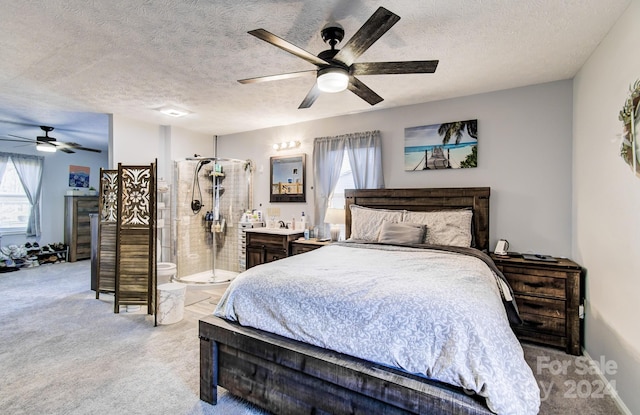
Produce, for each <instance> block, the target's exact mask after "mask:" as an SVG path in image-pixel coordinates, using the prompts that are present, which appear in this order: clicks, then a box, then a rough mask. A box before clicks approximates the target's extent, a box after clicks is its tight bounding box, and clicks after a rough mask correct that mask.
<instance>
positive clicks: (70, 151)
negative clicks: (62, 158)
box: [58, 147, 75, 154]
mask: <svg viewBox="0 0 640 415" xmlns="http://www.w3.org/2000/svg"><path fill="white" fill-rule="evenodd" d="M58 150H60V151H62V152H63V153H69V154H73V153H75V151H73V150H71V149H70V148H67V147H58Z"/></svg>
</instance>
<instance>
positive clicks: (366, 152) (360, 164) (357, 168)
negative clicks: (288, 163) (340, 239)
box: [313, 130, 384, 236]
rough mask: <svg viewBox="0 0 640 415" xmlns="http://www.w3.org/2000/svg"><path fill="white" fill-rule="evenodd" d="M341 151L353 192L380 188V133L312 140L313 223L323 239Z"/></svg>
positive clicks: (381, 184)
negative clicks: (350, 170) (344, 158)
mask: <svg viewBox="0 0 640 415" xmlns="http://www.w3.org/2000/svg"><path fill="white" fill-rule="evenodd" d="M345 149H346V151H347V154H348V155H349V163H350V164H351V169H352V172H353V181H354V183H355V186H356V189H381V188H383V187H384V176H383V174H382V139H381V137H380V131H377V130H376V131H366V132H360V133H351V134H345V135H340V136H336V137H320V138H316V139H315V140H314V142H313V173H314V174H313V176H314V181H315V193H314V196H315V215H314V220H315V223H316V226H318V229H322V230H323V233H322V234H323V236H324V235H328V225H326V224H325V223H324V215H325V213H326V211H327V205H328V203H329V200H330V199H331V196H332V195H333V191H334V189H335V187H336V184H337V183H338V179H339V178H340V169H341V168H342V159H343V157H344V152H345Z"/></svg>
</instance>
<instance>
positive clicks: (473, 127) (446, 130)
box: [438, 120, 478, 145]
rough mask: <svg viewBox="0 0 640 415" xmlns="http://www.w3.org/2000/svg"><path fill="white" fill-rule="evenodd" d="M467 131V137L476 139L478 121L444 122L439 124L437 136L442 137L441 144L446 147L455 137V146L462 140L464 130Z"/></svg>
mask: <svg viewBox="0 0 640 415" xmlns="http://www.w3.org/2000/svg"><path fill="white" fill-rule="evenodd" d="M465 129H466V130H467V134H469V137H471V138H474V139H476V140H477V139H478V120H467V121H456V122H445V123H442V124H440V127H439V128H438V134H440V136H442V144H443V145H447V144H448V143H449V141H451V138H452V137H455V139H456V144H459V143H460V140H462V134H463V133H464V130H465Z"/></svg>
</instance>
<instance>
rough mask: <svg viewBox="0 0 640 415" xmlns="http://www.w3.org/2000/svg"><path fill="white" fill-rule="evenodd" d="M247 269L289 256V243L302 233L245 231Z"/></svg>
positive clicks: (262, 230) (263, 230)
mask: <svg viewBox="0 0 640 415" xmlns="http://www.w3.org/2000/svg"><path fill="white" fill-rule="evenodd" d="M245 232H246V237H247V248H246V249H247V269H249V268H251V267H255V266H256V265H260V264H264V263H266V262H271V261H276V260H278V259H281V258H285V257H288V256H289V255H291V245H290V244H291V241H294V240H296V239H298V238H299V237H301V236H302V235H303V232H302V231H279V232H270V231H269V230H266V229H265V228H255V229H247V230H246V231H245Z"/></svg>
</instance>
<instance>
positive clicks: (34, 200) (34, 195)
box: [11, 154, 44, 237]
mask: <svg viewBox="0 0 640 415" xmlns="http://www.w3.org/2000/svg"><path fill="white" fill-rule="evenodd" d="M11 161H13V165H14V166H15V167H16V172H17V173H18V177H20V182H21V183H22V187H23V188H24V192H25V193H26V195H27V199H29V203H31V212H29V221H28V222H27V236H35V237H39V236H40V233H41V229H40V227H41V225H40V191H41V189H42V166H43V165H44V157H38V156H27V155H23V154H12V155H11Z"/></svg>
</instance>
